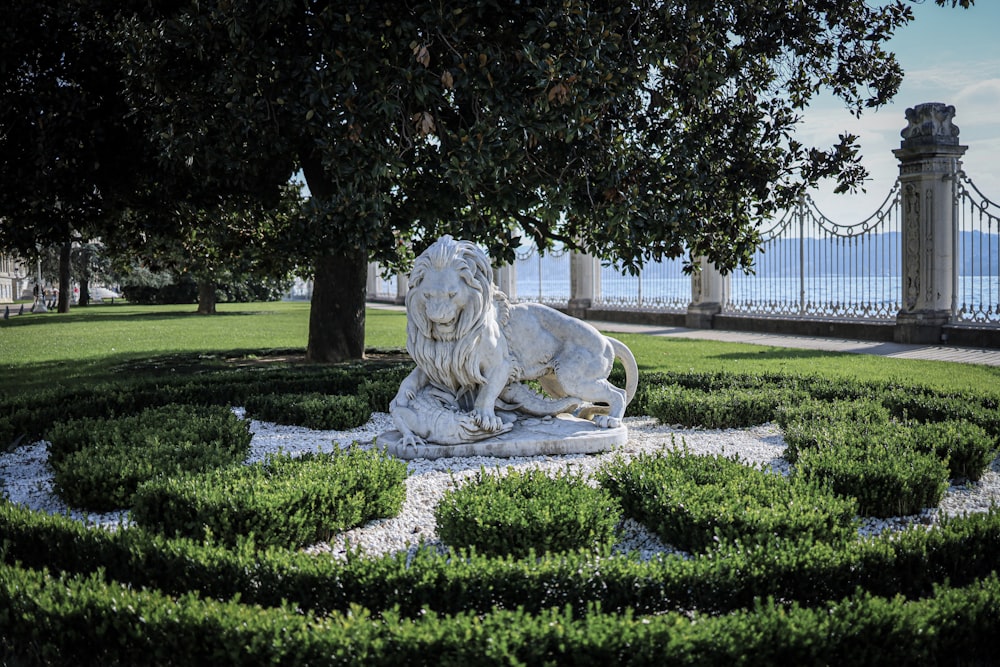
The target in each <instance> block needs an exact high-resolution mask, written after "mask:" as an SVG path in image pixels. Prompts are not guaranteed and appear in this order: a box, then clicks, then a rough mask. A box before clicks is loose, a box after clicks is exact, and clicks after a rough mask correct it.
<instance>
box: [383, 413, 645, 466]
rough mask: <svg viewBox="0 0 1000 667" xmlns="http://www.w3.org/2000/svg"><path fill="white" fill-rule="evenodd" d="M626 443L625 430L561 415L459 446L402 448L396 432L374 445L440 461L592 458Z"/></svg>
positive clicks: (533, 420) (522, 423) (522, 421)
mask: <svg viewBox="0 0 1000 667" xmlns="http://www.w3.org/2000/svg"><path fill="white" fill-rule="evenodd" d="M626 442H628V429H627V428H626V427H625V426H619V427H617V428H600V427H598V426H596V425H595V424H594V422H592V421H590V420H586V419H578V418H576V417H573V416H570V415H567V414H561V415H556V416H555V417H539V418H527V419H524V418H522V419H518V420H517V422H516V423H515V424H514V428H512V429H511V430H510V431H508V432H507V433H504V434H503V435H499V436H496V437H494V438H489V439H486V440H480V441H478V442H470V443H465V444H460V445H436V444H424V445H416V446H410V447H406V446H404V445H403V443H402V435H401V434H400V433H399V431H387V432H385V433H383V434H381V435H380V436H379V437H378V439H377V441H376V444H377V446H379V447H381V448H383V449H385V451H386V452H387V453H389V454H391V455H392V456H395V457H398V458H401V459H405V460H412V459H440V458H447V457H457V456H497V457H511V456H562V455H564V454H596V453H598V452H604V451H608V450H609V449H612V448H613V447H617V446H621V445H624V444H625V443H626Z"/></svg>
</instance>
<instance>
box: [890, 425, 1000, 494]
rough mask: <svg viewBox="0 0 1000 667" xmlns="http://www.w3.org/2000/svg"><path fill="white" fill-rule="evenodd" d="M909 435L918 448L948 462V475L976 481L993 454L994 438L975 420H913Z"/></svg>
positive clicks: (995, 443) (995, 453)
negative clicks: (928, 421)
mask: <svg viewBox="0 0 1000 667" xmlns="http://www.w3.org/2000/svg"><path fill="white" fill-rule="evenodd" d="M910 435H911V436H912V438H913V442H914V446H915V447H916V449H917V450H919V451H924V452H932V453H933V454H935V455H936V456H937V457H938V458H939V459H941V460H943V461H946V462H947V463H948V474H949V476H950V477H951V478H952V479H956V480H971V481H974V482H975V481H978V480H979V479H980V478H981V477H982V476H983V473H984V472H986V470H987V469H988V468H989V466H990V463H991V462H992V461H993V459H994V458H995V457H996V455H997V439H996V437H994V436H992V435H990V434H989V433H988V432H987V431H986V429H985V428H983V427H982V426H979V425H978V424H972V423H969V422H965V421H958V420H954V419H947V420H945V421H940V422H930V423H926V424H914V425H911V426H910Z"/></svg>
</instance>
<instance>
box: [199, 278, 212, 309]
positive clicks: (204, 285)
mask: <svg viewBox="0 0 1000 667" xmlns="http://www.w3.org/2000/svg"><path fill="white" fill-rule="evenodd" d="M198 314H199V315H215V281H214V280H208V279H207V278H206V279H202V280H199V281H198Z"/></svg>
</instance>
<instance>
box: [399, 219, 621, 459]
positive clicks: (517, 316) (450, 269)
mask: <svg viewBox="0 0 1000 667" xmlns="http://www.w3.org/2000/svg"><path fill="white" fill-rule="evenodd" d="M491 277H492V270H491V268H490V261H489V258H488V257H487V256H486V254H485V253H484V252H483V251H482V250H481V249H480V248H479V247H478V246H476V245H475V244H473V243H469V242H468V241H459V240H455V239H453V238H452V237H450V236H444V237H442V238H440V239H438V240H437V241H436V242H435V243H434V244H433V245H431V246H430V247H429V248H428V249H427V250H426V251H425V252H423V253H422V254H421V255H420V256H419V257H417V260H416V262H415V264H414V267H413V272H412V273H411V274H410V288H409V290H408V292H407V294H406V314H407V323H406V334H407V335H406V349H407V351H408V352H409V353H410V355H411V356H412V357H413V359H414V361H415V362H416V368H415V369H414V370H413V372H411V373H410V375H409V376H408V377H407V378H406V379H405V380H403V382H402V383H401V384H400V387H399V392H398V393H397V394H396V397H395V398H394V399H393V401H392V403H391V406H390V413H391V414H392V418H393V422H394V423H395V425H396V428H397V429H398V431H399V437H400V440H401V446H403V447H415V446H423V445H425V444H427V443H433V444H436V445H461V444H464V443H474V442H477V441H483V440H486V439H490V438H496V437H498V436H502V435H503V434H505V433H507V432H508V431H510V430H511V429H513V428H514V427H515V423H516V422H517V420H518V419H519V418H520V419H522V421H525V422H529V421H530V422H533V423H534V424H538V425H541V423H542V422H544V423H551V422H552V420H551V419H549V417H550V416H555V415H562V413H574V414H575V421H576V422H580V421H581V419H589V420H592V423H591V422H587V428H589V429H590V430H592V431H593V430H595V425H596V428H597V429H598V430H601V429H621V430H622V431H624V427H623V426H622V417H623V416H624V414H625V407H626V406H627V405H628V403H629V401H631V400H632V397H633V395H634V394H635V389H636V384H637V377H638V369H637V367H636V363H635V358H634V357H633V356H632V353H631V351H630V350H629V349H628V347H626V346H625V345H624V344H623V343H621V342H619V341H617V340H615V339H613V338H609V337H607V336H604V335H602V334H601V333H600V332H598V331H597V330H596V329H595V328H594V327H592V326H591V325H589V324H587V323H586V322H582V321H580V320H577V319H575V318H572V317H570V316H568V315H564V314H563V313H561V312H559V311H557V310H555V309H553V308H549V307H548V306H543V305H539V304H530V303H529V304H511V303H510V302H509V301H508V299H507V296H506V295H505V294H504V293H503V292H501V291H500V290H498V289H497V288H496V287H495V286H494V285H493V282H492V280H491ZM616 357H617V358H618V359H620V360H621V361H622V363H623V365H624V367H625V371H626V378H627V380H626V388H625V389H619V388H618V387H615V386H614V385H612V384H611V383H609V382H608V375H609V374H610V373H611V368H612V365H613V364H614V360H615V358H616ZM529 380H537V381H538V384H539V385H540V386H541V387H542V389H544V392H545V394H544V395H543V394H541V393H538V392H536V391H535V390H533V389H532V388H531V387H529V386H528V385H526V384H524V382H525V381H529ZM538 417H543V418H544V419H542V420H539V419H537V418H538ZM532 418H535V419H532ZM542 430H544V428H543V429H542ZM553 437H554V438H555V439H557V440H558V439H559V438H560V437H562V436H550V440H551V439H552V438H553Z"/></svg>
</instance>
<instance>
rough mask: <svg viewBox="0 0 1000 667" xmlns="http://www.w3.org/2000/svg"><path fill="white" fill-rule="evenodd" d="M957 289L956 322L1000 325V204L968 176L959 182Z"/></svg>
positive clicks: (956, 181)
mask: <svg viewBox="0 0 1000 667" xmlns="http://www.w3.org/2000/svg"><path fill="white" fill-rule="evenodd" d="M955 188H956V193H955V198H954V201H955V208H956V213H955V221H956V224H955V236H956V238H955V249H956V254H957V257H956V261H955V264H954V266H955V276H954V280H955V289H954V291H953V294H954V299H953V302H952V309H951V311H952V320H953V321H955V322H966V323H993V324H995V323H997V322H1000V204H997V203H996V202H994V201H991V200H990V199H989V198H987V197H986V196H985V195H983V193H982V192H980V190H979V188H977V187H976V184H975V183H973V182H972V181H971V180H970V179H969V177H968V176H966V174H965V172H959V174H958V178H957V179H955Z"/></svg>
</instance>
